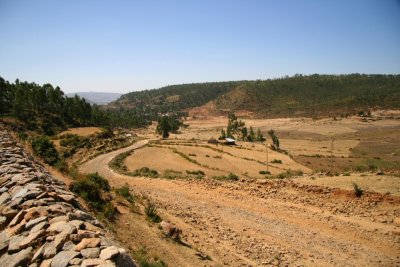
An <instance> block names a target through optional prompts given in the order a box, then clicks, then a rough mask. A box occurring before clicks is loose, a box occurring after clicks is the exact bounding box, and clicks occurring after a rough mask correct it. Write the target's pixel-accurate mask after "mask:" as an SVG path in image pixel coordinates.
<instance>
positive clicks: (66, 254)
mask: <svg viewBox="0 0 400 267" xmlns="http://www.w3.org/2000/svg"><path fill="white" fill-rule="evenodd" d="M78 255H79V252H76V251H61V252H59V253H58V254H57V255H56V256H55V257H54V258H53V260H52V261H51V265H50V266H51V267H66V266H68V263H69V261H70V260H72V259H73V258H75V257H76V256H78Z"/></svg>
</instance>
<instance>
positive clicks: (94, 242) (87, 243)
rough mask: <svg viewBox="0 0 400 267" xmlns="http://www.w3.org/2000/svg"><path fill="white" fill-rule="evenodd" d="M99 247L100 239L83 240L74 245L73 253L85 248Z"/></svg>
mask: <svg viewBox="0 0 400 267" xmlns="http://www.w3.org/2000/svg"><path fill="white" fill-rule="evenodd" d="M99 245H100V238H84V239H82V241H81V242H80V243H79V244H78V245H76V247H75V251H81V250H82V249H85V248H94V247H97V246H99Z"/></svg>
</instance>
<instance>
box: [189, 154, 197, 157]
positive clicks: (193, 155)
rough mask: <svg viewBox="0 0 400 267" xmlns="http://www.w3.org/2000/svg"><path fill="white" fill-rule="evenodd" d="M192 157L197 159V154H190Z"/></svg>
mask: <svg viewBox="0 0 400 267" xmlns="http://www.w3.org/2000/svg"><path fill="white" fill-rule="evenodd" d="M189 156H190V157H196V156H197V155H196V154H189Z"/></svg>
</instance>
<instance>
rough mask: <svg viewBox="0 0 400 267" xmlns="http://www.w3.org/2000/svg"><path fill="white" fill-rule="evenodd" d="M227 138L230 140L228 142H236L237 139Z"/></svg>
mask: <svg viewBox="0 0 400 267" xmlns="http://www.w3.org/2000/svg"><path fill="white" fill-rule="evenodd" d="M225 140H226V141H228V142H230V143H233V142H236V140H235V139H232V138H225Z"/></svg>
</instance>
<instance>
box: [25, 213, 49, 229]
mask: <svg viewBox="0 0 400 267" xmlns="http://www.w3.org/2000/svg"><path fill="white" fill-rule="evenodd" d="M44 221H47V217H46V216H42V217H39V218H36V219H33V220H30V221H28V222H27V223H26V225H25V229H27V230H29V229H31V228H32V227H34V226H35V225H37V224H39V223H41V222H44Z"/></svg>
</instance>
